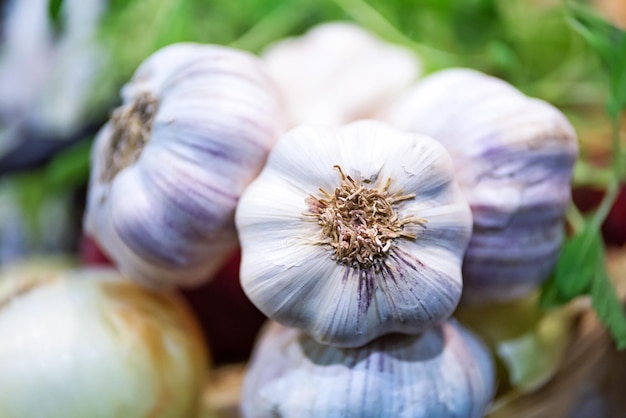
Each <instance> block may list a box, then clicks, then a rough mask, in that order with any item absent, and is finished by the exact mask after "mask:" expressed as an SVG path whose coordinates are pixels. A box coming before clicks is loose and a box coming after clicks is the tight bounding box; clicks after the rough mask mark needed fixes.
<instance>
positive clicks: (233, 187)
mask: <svg viewBox="0 0 626 418" xmlns="http://www.w3.org/2000/svg"><path fill="white" fill-rule="evenodd" d="M122 96H123V102H124V103H123V105H122V106H121V107H120V108H119V109H117V110H116V111H115V112H114V113H113V116H112V118H111V120H110V122H109V123H107V124H106V125H105V126H104V127H103V128H102V130H101V131H100V133H99V134H98V136H97V138H96V142H95V144H94V147H93V156H92V172H91V180H90V186H89V196H88V207H87V211H86V215H85V227H86V230H87V232H88V234H90V235H92V236H93V237H94V238H95V240H96V241H97V242H98V244H99V245H100V246H101V247H102V248H103V249H104V250H105V252H106V253H107V254H108V255H109V256H110V257H111V258H112V259H113V260H114V262H115V264H116V265H117V266H118V267H119V268H120V269H121V271H122V272H124V273H125V274H127V275H129V276H130V277H132V278H133V279H137V280H139V281H142V282H144V283H147V284H150V285H154V286H171V285H174V284H176V285H188V284H194V283H197V282H199V281H201V280H204V279H206V278H207V277H210V275H211V273H213V272H215V271H216V270H217V269H218V268H219V267H220V266H221V264H222V263H224V262H225V261H226V259H227V258H226V256H227V255H228V253H229V252H230V251H232V250H233V249H234V248H235V246H236V243H237V235H236V230H235V226H234V211H235V205H236V204H237V201H238V199H239V195H240V193H241V192H242V190H243V189H244V188H245V187H246V186H247V185H248V183H249V182H250V181H252V179H253V178H254V177H255V176H256V175H257V174H258V172H259V171H260V170H261V168H262V167H263V164H264V163H265V159H266V157H267V152H268V150H269V149H270V148H271V146H272V145H273V143H274V141H275V140H276V139H277V137H278V135H279V134H280V133H281V131H282V129H283V123H284V120H283V113H282V108H281V104H280V99H279V98H278V95H277V93H276V92H275V90H274V88H273V84H272V82H271V81H270V80H269V78H268V77H267V76H266V75H265V73H264V70H263V69H262V66H261V64H260V62H259V61H258V60H257V59H256V58H254V57H253V56H252V55H249V54H247V53H244V52H240V51H236V50H232V49H228V48H224V47H220V46H212V45H197V44H175V45H171V46H168V47H166V48H163V49H161V50H160V51H158V52H156V53H155V54H154V55H152V56H151V57H149V58H148V59H147V60H146V61H145V62H144V63H143V64H142V65H141V66H140V67H139V68H138V70H137V72H136V73H135V75H134V77H133V79H132V80H131V81H130V82H129V83H128V84H127V85H126V86H125V87H124V89H123V91H122Z"/></svg>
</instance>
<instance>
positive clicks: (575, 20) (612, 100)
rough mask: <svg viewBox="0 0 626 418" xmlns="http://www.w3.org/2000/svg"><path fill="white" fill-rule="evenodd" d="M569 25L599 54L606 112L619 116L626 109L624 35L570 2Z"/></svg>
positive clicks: (624, 33)
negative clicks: (604, 76) (604, 78)
mask: <svg viewBox="0 0 626 418" xmlns="http://www.w3.org/2000/svg"><path fill="white" fill-rule="evenodd" d="M568 11H569V14H570V23H571V24H572V26H573V27H574V28H575V29H576V30H577V31H578V32H579V33H580V34H581V35H582V36H583V37H584V38H585V40H586V41H587V43H588V44H589V46H591V48H592V49H593V50H594V51H595V53H596V54H597V55H598V58H599V59H600V61H601V62H602V64H603V66H604V67H605V69H606V72H607V74H608V79H609V89H610V97H609V100H608V102H607V111H608V113H609V114H610V115H611V116H612V117H617V116H619V114H620V112H621V111H622V110H623V109H624V108H626V32H624V31H623V30H621V29H619V28H617V27H615V26H613V25H611V24H610V23H608V22H606V21H605V20H604V19H602V18H600V17H598V16H596V15H595V14H593V13H592V12H590V11H588V10H587V9H585V8H583V7H581V6H578V5H575V4H573V3H569V7H568Z"/></svg>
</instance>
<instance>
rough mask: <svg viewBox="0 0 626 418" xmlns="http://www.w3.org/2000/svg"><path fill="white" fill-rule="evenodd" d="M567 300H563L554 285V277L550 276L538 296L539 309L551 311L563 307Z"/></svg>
mask: <svg viewBox="0 0 626 418" xmlns="http://www.w3.org/2000/svg"><path fill="white" fill-rule="evenodd" d="M567 302H569V299H567V298H565V297H564V296H563V295H562V294H561V293H560V292H559V289H558V287H557V285H556V276H555V275H554V274H553V275H551V276H550V277H549V278H548V280H546V281H545V282H544V284H543V286H542V287H541V294H540V296H539V307H540V308H542V309H546V310H548V309H552V308H557V307H559V306H562V305H565V304H566V303H567Z"/></svg>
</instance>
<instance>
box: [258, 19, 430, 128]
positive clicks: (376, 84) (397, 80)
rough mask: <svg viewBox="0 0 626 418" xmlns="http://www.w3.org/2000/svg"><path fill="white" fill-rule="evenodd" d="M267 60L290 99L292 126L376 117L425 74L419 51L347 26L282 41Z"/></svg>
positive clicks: (332, 26) (265, 55)
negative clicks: (422, 70) (414, 51)
mask: <svg viewBox="0 0 626 418" xmlns="http://www.w3.org/2000/svg"><path fill="white" fill-rule="evenodd" d="M262 60H263V62H264V63H265V65H266V67H267V70H268V72H269V74H270V75H271V76H272V77H273V78H274V79H275V80H276V84H277V86H278V88H279V89H280V90H281V92H282V94H283V97H284V98H285V102H286V105H287V106H286V108H287V112H288V113H289V120H290V125H291V126H298V125H302V124H320V125H329V126H340V125H343V124H346V123H349V122H352V121H355V120H358V119H366V118H372V117H374V116H375V115H376V114H377V113H378V112H379V111H380V109H381V108H382V107H383V106H385V105H386V104H388V103H390V102H391V101H392V100H393V98H394V97H396V96H397V95H398V94H399V93H401V92H402V91H404V90H405V89H406V88H408V87H409V86H410V85H411V84H412V83H414V82H415V81H416V80H417V78H418V76H419V75H420V73H421V61H420V59H419V57H417V56H416V55H415V54H414V53H413V51H411V50H409V49H407V48H404V47H401V46H399V45H394V44H391V43H387V42H384V41H383V40H382V39H379V38H378V37H377V36H376V35H374V34H372V33H370V32H368V31H366V30H365V29H363V28H361V27H359V26H357V25H354V24H351V23H347V22H330V23H324V24H320V25H318V26H315V27H313V28H311V29H310V30H309V31H308V32H307V33H306V34H304V35H302V36H300V37H296V38H288V39H285V40H282V41H280V42H277V43H276V44H274V45H271V46H270V47H269V48H267V49H266V50H265V51H264V52H263V54H262Z"/></svg>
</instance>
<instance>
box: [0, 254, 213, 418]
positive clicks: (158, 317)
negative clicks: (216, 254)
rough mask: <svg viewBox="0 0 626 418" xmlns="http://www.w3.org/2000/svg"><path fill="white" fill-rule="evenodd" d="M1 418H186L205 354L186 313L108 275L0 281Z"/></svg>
mask: <svg viewBox="0 0 626 418" xmlns="http://www.w3.org/2000/svg"><path fill="white" fill-rule="evenodd" d="M0 341H2V344H1V346H0V415H1V416H2V417H7V418H8V417H15V418H17V417H19V418H40V417H46V418H85V417H89V418H110V417H124V418H141V417H146V418H147V417H151V418H195V417H196V414H197V412H198V408H199V401H200V398H201V394H202V389H203V386H204V382H205V376H206V372H207V358H206V348H205V346H204V343H203V340H202V336H201V335H200V333H199V328H198V326H197V324H196V322H195V321H194V319H193V318H192V317H191V316H190V312H189V311H188V310H187V308H186V307H185V305H184V304H183V303H182V302H181V300H180V299H179V298H177V297H176V296H175V295H173V294H167V293H157V292H152V291H148V290H145V289H142V288H141V287H140V286H138V285H136V284H134V283H132V282H129V281H125V280H123V279H122V278H121V277H120V276H119V274H118V273H115V272H114V271H112V270H61V269H59V268H58V267H54V266H52V267H50V268H48V269H45V268H44V266H43V265H42V264H38V265H36V266H34V267H32V268H22V269H11V270H9V271H6V272H4V273H3V274H2V275H0Z"/></svg>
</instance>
